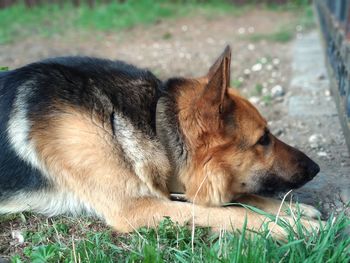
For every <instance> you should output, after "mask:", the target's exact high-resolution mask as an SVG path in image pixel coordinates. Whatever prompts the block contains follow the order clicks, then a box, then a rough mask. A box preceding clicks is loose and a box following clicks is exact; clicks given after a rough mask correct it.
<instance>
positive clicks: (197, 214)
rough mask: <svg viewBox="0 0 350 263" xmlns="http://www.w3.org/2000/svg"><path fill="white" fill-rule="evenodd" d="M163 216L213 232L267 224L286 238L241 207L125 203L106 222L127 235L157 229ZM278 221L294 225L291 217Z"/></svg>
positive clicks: (142, 201)
mask: <svg viewBox="0 0 350 263" xmlns="http://www.w3.org/2000/svg"><path fill="white" fill-rule="evenodd" d="M164 217H169V218H170V219H171V220H172V221H174V222H177V223H179V224H180V225H187V226H190V227H192V226H202V227H210V228H211V229H212V230H213V231H220V230H226V231H237V230H242V228H243V227H244V225H245V223H246V226H247V229H249V230H251V231H261V230H263V225H264V224H266V226H267V227H268V230H270V231H271V234H272V236H273V237H274V238H277V239H285V238H286V236H287V232H286V230H285V229H284V228H283V227H280V226H279V225H277V224H275V222H274V221H273V220H271V219H269V218H267V217H265V216H263V215H260V214H257V213H254V212H252V211H249V210H248V209H245V208H243V207H202V206H197V205H194V204H190V203H184V202H174V201H167V200H161V199H157V198H138V199H130V200H128V202H127V204H126V205H125V206H124V209H123V210H121V213H120V214H119V216H118V218H117V220H114V219H113V220H112V221H109V222H108V223H109V224H111V225H112V226H113V227H114V228H115V229H116V230H117V231H120V232H130V231H133V230H135V229H137V228H139V227H143V226H146V227H156V226H157V225H158V224H159V222H160V221H161V220H163V219H164ZM281 218H283V219H285V220H286V221H288V222H289V223H290V224H291V225H293V224H294V222H293V219H292V218H291V217H281ZM302 224H303V225H304V226H305V227H306V228H308V229H315V228H318V227H319V225H318V223H317V222H314V221H302Z"/></svg>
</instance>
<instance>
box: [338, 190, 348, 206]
mask: <svg viewBox="0 0 350 263" xmlns="http://www.w3.org/2000/svg"><path fill="white" fill-rule="evenodd" d="M339 195H340V199H341V200H342V201H343V203H344V204H347V203H349V202H350V186H349V187H347V188H342V189H340V193H339Z"/></svg>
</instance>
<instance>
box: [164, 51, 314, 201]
mask: <svg viewBox="0 0 350 263" xmlns="http://www.w3.org/2000/svg"><path fill="white" fill-rule="evenodd" d="M230 62H231V50H230V48H229V47H227V48H226V49H225V51H224V52H223V54H222V55H221V56H220V57H219V58H218V60H217V61H216V62H215V63H214V65H213V66H212V67H211V68H210V70H209V73H208V74H207V75H206V76H205V77H202V78H198V79H185V80H182V81H174V82H173V85H175V86H177V87H174V88H175V89H176V90H177V93H176V100H177V110H178V111H177V112H178V121H179V126H180V129H181V132H182V134H183V137H184V140H185V142H186V145H187V148H188V156H189V160H188V162H187V163H188V164H187V165H186V169H183V171H182V172H180V175H179V176H180V180H181V182H182V183H183V184H184V185H185V188H186V196H187V198H188V199H189V200H192V201H193V202H195V203H199V204H203V205H222V204H224V203H227V202H230V201H232V200H234V198H235V197H237V196H239V195H241V194H245V193H270V194H272V193H275V192H279V191H283V190H288V189H293V188H297V187H300V186H302V185H303V184H305V183H306V182H308V181H309V180H311V179H312V178H313V177H314V176H315V175H316V174H317V173H318V172H319V170H320V168H319V166H318V165H317V164H316V163H315V162H314V161H312V160H311V159H310V158H309V157H307V156H306V155H305V154H304V153H302V152H301V151H299V150H297V149H295V148H293V147H291V146H289V145H287V144H285V143H283V142H282V141H280V140H278V139H277V138H276V137H275V136H274V135H273V134H271V132H270V131H269V127H268V125H267V122H266V120H265V119H264V118H263V117H262V116H261V115H260V113H259V112H258V110H257V109H256V108H255V107H254V106H253V105H252V104H251V103H250V102H249V101H248V100H246V99H244V98H243V97H241V96H239V95H238V94H237V93H236V92H235V91H234V89H231V88H229V85H230ZM170 85H172V84H171V82H170Z"/></svg>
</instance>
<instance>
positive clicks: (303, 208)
mask: <svg viewBox="0 0 350 263" xmlns="http://www.w3.org/2000/svg"><path fill="white" fill-rule="evenodd" d="M293 210H295V211H300V213H301V214H302V215H303V216H306V217H310V218H315V219H318V218H320V217H321V212H320V211H318V209H316V208H315V207H313V206H312V205H307V204H298V205H296V204H294V205H293Z"/></svg>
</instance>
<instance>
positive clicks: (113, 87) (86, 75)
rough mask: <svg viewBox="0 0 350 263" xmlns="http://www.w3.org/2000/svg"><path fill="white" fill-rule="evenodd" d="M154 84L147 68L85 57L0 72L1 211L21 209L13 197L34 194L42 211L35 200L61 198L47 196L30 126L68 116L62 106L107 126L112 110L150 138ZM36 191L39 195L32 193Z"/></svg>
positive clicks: (50, 185) (48, 180) (48, 186)
mask: <svg viewBox="0 0 350 263" xmlns="http://www.w3.org/2000/svg"><path fill="white" fill-rule="evenodd" d="M159 83H160V82H159V80H158V79H157V78H156V77H155V76H154V75H153V74H152V73H150V72H149V71H146V70H142V69H138V68H136V67H134V66H131V65H128V64H126V63H123V62H119V61H117V62H114V61H109V60H103V59H95V58H87V57H63V58H56V59H49V60H44V61H42V62H38V63H34V64H30V65H28V66H25V67H22V68H19V69H16V70H12V71H7V72H2V73H1V75H0V112H1V114H0V149H1V155H0V202H1V203H0V212H15V211H20V210H23V206H21V205H19V206H17V205H14V203H15V201H13V200H16V199H18V200H22V199H27V200H28V201H29V200H30V198H32V197H33V196H36V198H35V200H32V201H30V202H31V203H32V204H30V205H31V206H32V208H33V209H34V210H40V209H41V208H39V207H40V205H39V204H38V209H35V203H38V201H37V200H38V199H40V198H42V199H50V198H53V199H56V202H58V203H59V199H60V198H56V197H57V196H55V195H53V196H52V195H51V193H54V192H55V191H57V189H56V190H55V189H54V188H55V186H54V182H53V181H54V180H55V178H52V176H48V175H47V173H46V172H45V168H44V165H43V163H42V159H41V158H40V156H38V152H37V149H36V146H35V145H34V143H33V140H32V133H33V129H34V128H35V126H38V124H39V123H40V124H41V125H39V126H40V127H39V128H37V130H38V129H39V131H38V133H40V129H47V128H49V125H50V122H49V120H50V119H53V118H55V117H57V116H58V115H62V114H70V112H64V111H63V110H62V109H63V108H66V109H75V110H77V111H81V112H85V113H86V115H91V116H92V115H94V114H97V115H98V116H99V118H100V120H99V121H98V122H99V123H100V122H101V123H106V124H108V125H110V123H111V121H113V118H114V116H113V115H114V114H120V115H121V116H123V117H125V118H127V119H128V121H129V122H130V123H131V124H132V125H134V126H135V127H137V129H139V130H140V131H141V132H142V133H145V134H147V135H148V136H150V137H152V136H153V137H154V136H155V120H154V116H155V108H156V101H157V86H158V85H159ZM68 111H69V110H68ZM46 125H47V127H46ZM67 139H68V138H67ZM58 192H59V191H58ZM38 193H39V194H40V196H41V197H37V196H38ZM63 195H65V194H63ZM70 199H72V198H70ZM66 201H67V200H62V203H64V202H66ZM33 203H34V204H33ZM71 203H72V202H71ZM6 204H7V205H6ZM44 206H49V204H47V203H45V204H44ZM56 206H57V205H56ZM64 206H65V205H64V204H62V207H64ZM73 206H74V205H73ZM46 209H48V207H46ZM48 210H50V209H48ZM56 210H57V209H56ZM58 210H60V211H58V212H62V211H64V210H65V209H64V208H62V209H61V208H60V209H58ZM67 210H69V209H67ZM70 210H72V209H70ZM73 210H74V208H73ZM54 213H55V212H54ZM49 214H52V212H51V211H50V212H49Z"/></svg>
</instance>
